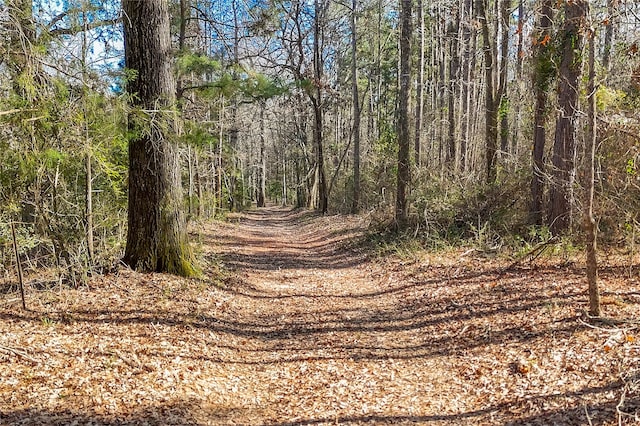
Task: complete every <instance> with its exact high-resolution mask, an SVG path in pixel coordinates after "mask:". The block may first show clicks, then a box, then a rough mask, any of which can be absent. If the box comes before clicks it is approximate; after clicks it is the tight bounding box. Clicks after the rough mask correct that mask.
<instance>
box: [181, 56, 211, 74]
mask: <svg viewBox="0 0 640 426" xmlns="http://www.w3.org/2000/svg"><path fill="white" fill-rule="evenodd" d="M176 62H177V63H176V65H177V68H178V73H179V74H181V75H187V74H189V73H195V74H206V73H210V74H213V73H216V72H219V71H220V70H221V69H222V64H221V63H220V61H217V60H215V59H212V58H211V57H209V56H206V55H199V54H195V53H190V52H186V53H183V54H182V55H180V57H178V60H177V61H176Z"/></svg>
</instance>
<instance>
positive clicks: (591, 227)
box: [584, 6, 600, 316]
mask: <svg viewBox="0 0 640 426" xmlns="http://www.w3.org/2000/svg"><path fill="white" fill-rule="evenodd" d="M587 7H588V6H587ZM588 35H589V81H588V83H587V94H588V97H587V102H588V110H587V116H588V123H587V131H586V135H585V140H586V147H585V148H586V149H585V152H586V154H587V161H586V170H585V172H586V173H585V177H586V180H587V181H586V182H585V183H586V185H585V208H584V211H585V215H584V233H585V240H586V241H585V242H586V244H585V251H586V258H587V282H588V285H589V314H590V315H593V316H600V291H599V289H598V263H597V259H596V235H597V234H596V232H597V229H596V221H595V219H594V217H593V198H594V186H595V167H596V142H597V140H596V138H597V129H596V84H595V80H596V70H595V56H596V53H595V50H596V49H595V38H596V34H595V29H593V28H592V29H591V31H589V34H588Z"/></svg>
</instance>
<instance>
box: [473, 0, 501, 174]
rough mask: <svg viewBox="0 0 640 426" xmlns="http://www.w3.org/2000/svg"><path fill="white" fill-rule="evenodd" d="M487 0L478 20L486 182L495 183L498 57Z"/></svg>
mask: <svg viewBox="0 0 640 426" xmlns="http://www.w3.org/2000/svg"><path fill="white" fill-rule="evenodd" d="M485 2H486V0H478V2H477V5H478V6H477V11H478V20H479V21H480V24H481V25H482V51H483V53H484V73H485V97H484V109H485V127H484V131H485V161H486V182H487V183H488V184H493V183H494V182H495V181H496V177H497V170H496V157H497V152H498V108H497V107H498V99H499V97H498V96H496V76H495V66H496V65H497V64H496V62H497V61H496V59H497V58H496V57H495V55H494V48H493V47H492V45H491V40H492V39H493V37H492V36H491V33H490V30H489V22H488V20H487V11H486V3H485Z"/></svg>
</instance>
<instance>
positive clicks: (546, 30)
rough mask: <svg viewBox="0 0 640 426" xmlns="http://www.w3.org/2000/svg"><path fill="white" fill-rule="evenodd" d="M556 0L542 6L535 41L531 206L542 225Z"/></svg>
mask: <svg viewBox="0 0 640 426" xmlns="http://www.w3.org/2000/svg"><path fill="white" fill-rule="evenodd" d="M553 4H554V1H553V0H545V1H544V3H543V4H542V9H541V11H540V16H539V18H538V19H539V21H538V32H537V33H536V34H535V38H534V49H535V51H534V72H533V91H534V97H535V113H534V119H533V150H532V157H533V158H532V160H533V161H532V162H533V175H532V178H531V206H530V208H529V222H530V223H531V224H533V225H542V209H543V196H544V181H545V177H544V176H545V164H544V146H545V144H546V126H545V121H546V118H547V111H548V110H547V101H548V90H549V87H550V84H551V80H552V79H553V77H554V75H555V72H554V70H553V63H552V60H553V57H552V55H553V53H552V52H551V43H550V39H551V28H552V24H553Z"/></svg>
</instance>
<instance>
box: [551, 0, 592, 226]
mask: <svg viewBox="0 0 640 426" xmlns="http://www.w3.org/2000/svg"><path fill="white" fill-rule="evenodd" d="M587 7H588V3H587V1H586V0H575V1H573V2H567V3H566V5H565V22H564V28H563V30H562V32H561V38H560V43H561V44H560V52H561V54H562V58H561V61H560V70H559V75H558V78H559V81H558V111H559V112H558V118H557V121H556V133H555V141H554V145H553V157H552V163H553V186H552V187H551V196H550V209H549V226H550V229H551V231H552V232H553V233H554V234H560V233H562V232H565V231H567V230H568V229H569V226H570V225H571V216H572V214H571V210H572V205H573V183H574V179H575V160H574V156H575V152H576V135H575V132H576V120H577V117H578V92H579V82H580V71H581V69H582V47H583V39H584V37H583V34H582V31H583V29H584V21H585V18H586V10H587Z"/></svg>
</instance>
